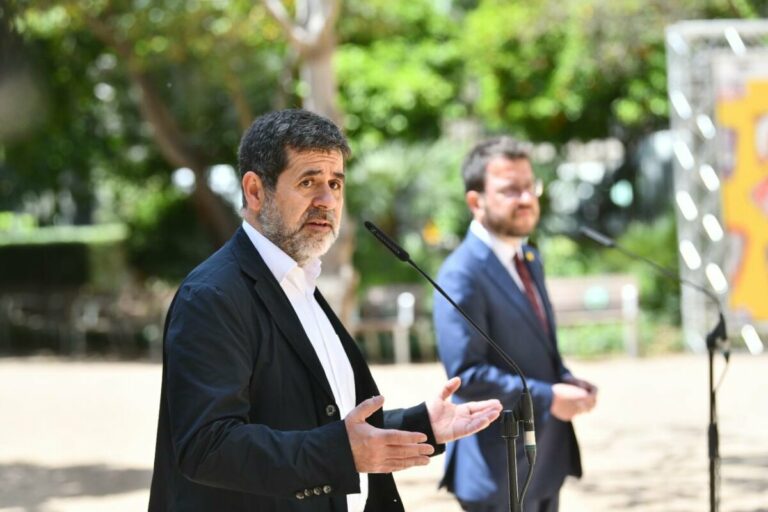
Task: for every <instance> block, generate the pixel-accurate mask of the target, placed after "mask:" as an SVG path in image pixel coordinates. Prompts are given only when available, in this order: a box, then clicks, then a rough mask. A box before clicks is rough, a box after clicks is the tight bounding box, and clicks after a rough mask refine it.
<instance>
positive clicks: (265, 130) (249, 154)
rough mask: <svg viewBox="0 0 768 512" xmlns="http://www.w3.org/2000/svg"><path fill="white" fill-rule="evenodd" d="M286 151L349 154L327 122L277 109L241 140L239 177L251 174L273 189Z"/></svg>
mask: <svg viewBox="0 0 768 512" xmlns="http://www.w3.org/2000/svg"><path fill="white" fill-rule="evenodd" d="M288 149H292V150H294V151H325V152H329V153H330V152H332V151H339V152H341V154H342V156H343V157H344V158H345V159H346V158H348V157H349V154H350V149H349V145H348V144H347V139H346V138H345V137H344V135H342V133H341V130H340V129H339V128H338V126H336V125H335V124H333V122H332V121H330V120H329V119H326V118H325V117H322V116H319V115H317V114H314V113H312V112H309V111H308V110H302V109H286V110H278V111H276V112H269V113H268V114H264V115H262V116H260V117H258V118H256V120H255V121H254V122H253V124H251V126H250V128H248V130H247V131H246V132H245V134H244V135H243V138H242V139H241V140H240V149H239V150H238V166H239V167H240V176H241V177H242V176H243V175H245V173H246V172H248V171H253V172H255V173H256V174H257V175H258V176H259V177H260V178H261V180H262V182H263V183H264V186H265V187H266V188H268V189H269V190H274V189H275V186H276V185H277V179H278V177H279V176H280V174H281V173H282V172H283V171H284V170H285V168H286V166H287V165H288V152H287V150H288Z"/></svg>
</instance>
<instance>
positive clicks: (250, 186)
mask: <svg viewBox="0 0 768 512" xmlns="http://www.w3.org/2000/svg"><path fill="white" fill-rule="evenodd" d="M242 185H243V199H244V201H245V204H243V207H244V208H245V210H246V211H247V212H250V213H259V211H260V210H261V207H262V206H263V205H264V197H265V194H266V191H265V190H264V182H263V181H261V177H260V176H259V175H258V174H256V173H255V172H253V171H248V172H246V173H245V174H243V181H242Z"/></svg>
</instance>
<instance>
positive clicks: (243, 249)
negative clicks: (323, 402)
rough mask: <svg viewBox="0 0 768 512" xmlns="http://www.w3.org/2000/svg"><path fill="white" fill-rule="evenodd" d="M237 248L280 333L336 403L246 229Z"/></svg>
mask: <svg viewBox="0 0 768 512" xmlns="http://www.w3.org/2000/svg"><path fill="white" fill-rule="evenodd" d="M233 244H234V246H233V252H234V254H235V256H236V257H237V260H238V261H239V263H240V268H242V270H243V272H245V273H246V274H247V275H248V276H250V277H251V278H252V279H253V280H254V281H255V282H254V289H255V290H256V293H257V294H258V295H259V298H261V301H262V302H263V303H264V307H266V308H267V310H268V311H269V314H270V315H271V316H272V319H273V320H274V321H275V324H277V327H278V329H280V331H281V332H282V333H283V335H284V336H285V339H286V340H288V343H289V344H290V345H291V347H292V348H293V350H294V351H295V352H296V354H297V355H298V357H299V359H301V361H302V362H303V363H304V366H306V367H307V370H308V371H309V373H310V374H311V375H312V376H313V377H314V379H315V380H316V381H317V384H318V385H319V386H320V387H321V388H322V389H323V391H325V393H326V394H327V395H328V397H329V398H330V399H331V400H332V399H333V392H332V391H331V386H330V384H329V383H328V379H327V378H326V376H325V372H324V371H323V366H322V365H321V364H320V360H319V359H318V358H317V354H316V353H315V348H314V347H313V346H312V343H311V342H310V341H309V338H308V337H307V333H305V332H304V328H303V327H302V326H301V321H300V320H299V317H298V316H296V312H295V311H294V309H293V306H292V305H291V302H290V301H289V300H288V297H286V295H285V292H283V289H282V288H281V287H280V284H279V283H278V282H277V279H275V276H274V275H272V272H271V271H270V270H269V267H267V264H266V263H264V260H263V259H262V257H261V255H260V254H259V252H258V251H257V250H256V248H255V247H254V246H253V242H251V239H250V238H248V235H247V234H246V233H245V231H244V230H243V228H242V227H241V228H240V229H238V230H237V232H236V233H235V236H234V237H233Z"/></svg>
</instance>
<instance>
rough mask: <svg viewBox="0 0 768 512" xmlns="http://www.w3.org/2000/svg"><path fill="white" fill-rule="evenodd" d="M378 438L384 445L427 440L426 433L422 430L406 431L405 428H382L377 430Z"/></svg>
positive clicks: (417, 442)
mask: <svg viewBox="0 0 768 512" xmlns="http://www.w3.org/2000/svg"><path fill="white" fill-rule="evenodd" d="M377 435H378V437H379V440H380V441H381V442H382V443H383V444H386V445H390V446H394V445H406V444H419V443H426V442H427V435H426V434H424V433H423V432H408V431H406V430H391V429H390V430H382V429H379V430H378V431H377Z"/></svg>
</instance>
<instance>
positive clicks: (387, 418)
mask: <svg viewBox="0 0 768 512" xmlns="http://www.w3.org/2000/svg"><path fill="white" fill-rule="evenodd" d="M384 428H392V429H396V430H406V431H408V432H422V433H424V434H426V435H427V443H429V444H431V445H432V447H433V448H434V449H435V451H434V453H433V454H432V456H435V455H440V454H441V453H443V452H444V451H445V444H438V443H437V441H436V440H435V434H434V432H432V423H431V422H430V421H429V413H428V412H427V405H426V404H425V403H421V404H419V405H416V406H414V407H409V408H407V409H393V410H390V411H384Z"/></svg>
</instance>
